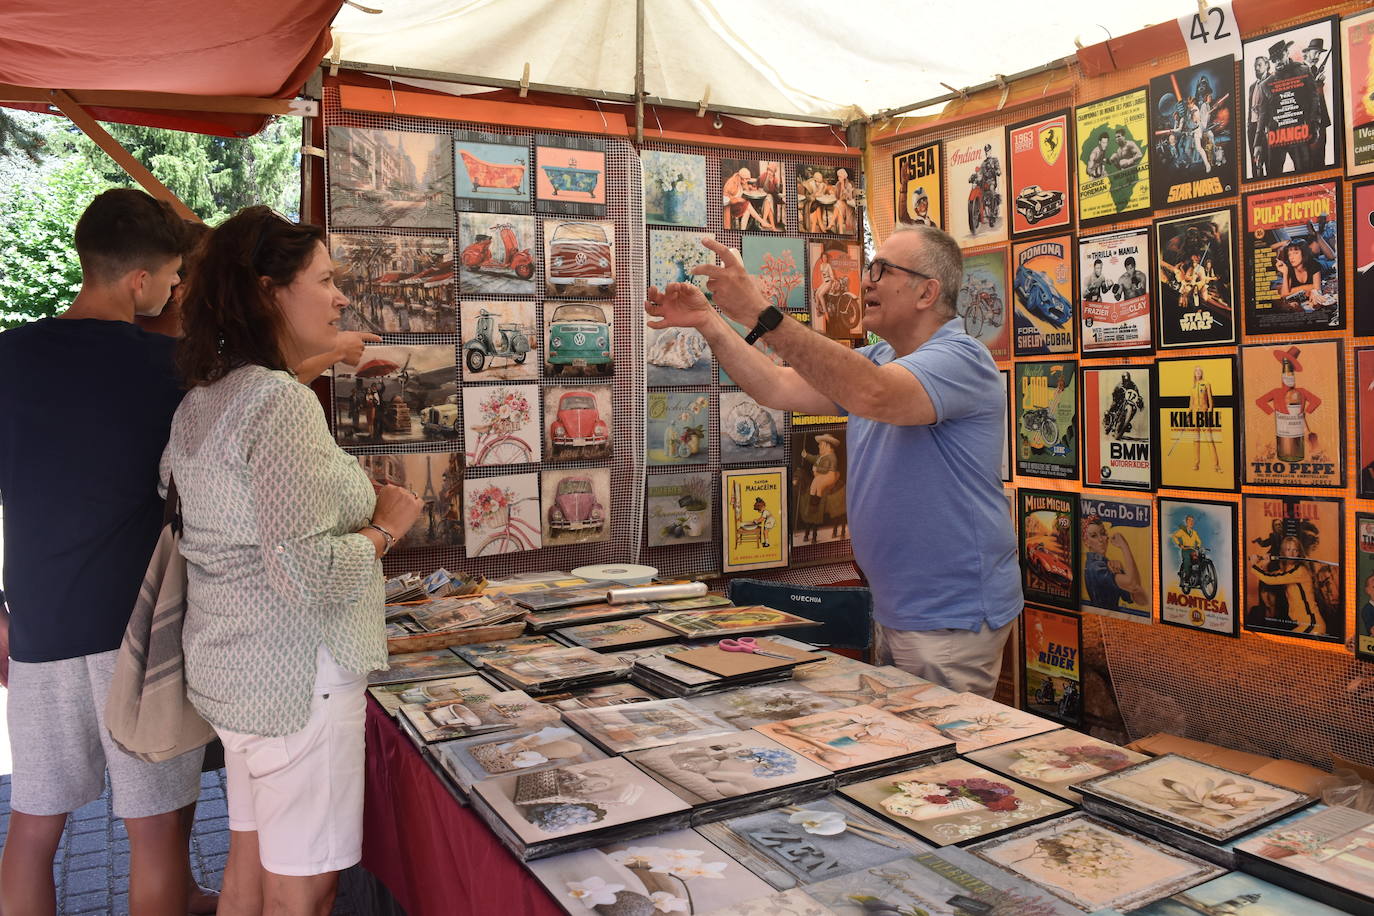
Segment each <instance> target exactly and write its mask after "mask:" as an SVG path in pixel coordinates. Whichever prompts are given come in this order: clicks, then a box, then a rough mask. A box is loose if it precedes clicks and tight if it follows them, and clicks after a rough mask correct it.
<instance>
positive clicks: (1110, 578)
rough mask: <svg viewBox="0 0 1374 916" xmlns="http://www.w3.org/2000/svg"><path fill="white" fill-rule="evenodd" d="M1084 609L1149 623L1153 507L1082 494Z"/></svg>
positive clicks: (1080, 508)
mask: <svg viewBox="0 0 1374 916" xmlns="http://www.w3.org/2000/svg"><path fill="white" fill-rule="evenodd" d="M1078 510H1079V516H1080V517H1081V519H1082V537H1081V539H1080V540H1081V543H1082V547H1083V565H1082V568H1081V569H1080V570H1079V575H1080V576H1081V577H1082V582H1083V591H1082V594H1081V595H1080V596H1079V600H1080V601H1081V604H1080V605H1079V607H1080V609H1081V610H1083V611H1085V612H1088V613H1093V614H1105V615H1107V616H1109V617H1119V618H1122V619H1126V620H1135V621H1139V622H1141V623H1150V622H1152V620H1153V613H1154V599H1153V592H1154V583H1155V580H1154V566H1153V557H1154V543H1155V532H1154V506H1153V505H1152V504H1151V503H1150V502H1149V501H1148V500H1140V499H1117V498H1115V497H1101V496H1090V495H1088V494H1086V493H1085V494H1083V495H1082V496H1080V497H1079V499H1078Z"/></svg>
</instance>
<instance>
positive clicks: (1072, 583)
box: [1016, 487, 1078, 610]
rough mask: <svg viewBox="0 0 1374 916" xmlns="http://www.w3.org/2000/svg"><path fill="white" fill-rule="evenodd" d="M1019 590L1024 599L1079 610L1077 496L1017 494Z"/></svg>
mask: <svg viewBox="0 0 1374 916" xmlns="http://www.w3.org/2000/svg"><path fill="white" fill-rule="evenodd" d="M1016 495H1017V499H1018V500H1019V502H1018V503H1017V505H1018V507H1019V512H1018V515H1019V517H1020V520H1021V524H1020V526H1019V532H1020V548H1021V587H1022V590H1023V591H1024V592H1025V594H1026V600H1028V601H1035V602H1039V603H1040V604H1049V605H1053V606H1054V607H1062V608H1067V609H1069V610H1076V609H1077V608H1078V494H1077V493H1063V492H1059V491H1057V490H1032V489H1029V488H1026V487H1022V488H1021V489H1020V490H1018V491H1017V494H1016Z"/></svg>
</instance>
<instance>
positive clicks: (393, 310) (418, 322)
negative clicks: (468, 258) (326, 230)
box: [329, 232, 457, 334]
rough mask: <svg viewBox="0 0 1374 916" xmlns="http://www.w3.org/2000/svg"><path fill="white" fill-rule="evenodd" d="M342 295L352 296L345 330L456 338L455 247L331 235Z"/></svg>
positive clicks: (427, 241) (445, 243)
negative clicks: (441, 335)
mask: <svg viewBox="0 0 1374 916" xmlns="http://www.w3.org/2000/svg"><path fill="white" fill-rule="evenodd" d="M329 256H330V257H331V258H333V259H334V261H335V263H336V265H337V273H336V277H337V281H338V286H339V291H340V292H342V293H343V294H344V295H345V296H347V297H348V305H346V306H345V307H344V310H343V316H342V318H341V319H340V321H339V330H341V331H369V332H371V333H373V334H452V333H453V331H454V326H455V324H456V321H457V319H456V316H457V295H456V293H457V287H455V286H454V284H453V242H452V240H450V239H427V238H422V237H419V236H395V235H355V234H353V233H337V232H336V233H333V234H331V235H330V236H329Z"/></svg>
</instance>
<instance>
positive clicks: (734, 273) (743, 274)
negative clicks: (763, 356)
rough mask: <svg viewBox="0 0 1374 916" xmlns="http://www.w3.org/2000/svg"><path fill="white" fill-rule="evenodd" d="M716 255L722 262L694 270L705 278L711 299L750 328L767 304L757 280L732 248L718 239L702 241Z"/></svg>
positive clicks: (704, 265)
mask: <svg viewBox="0 0 1374 916" xmlns="http://www.w3.org/2000/svg"><path fill="white" fill-rule="evenodd" d="M701 244H703V245H705V246H706V247H707V248H709V249H710V250H711V251H712V252H714V253H715V255H716V257H718V258H720V263H719V264H698V265H697V266H696V267H693V268H692V273H694V274H696V275H698V276H702V277H706V278H707V280H706V289H707V290H708V291H709V292H710V293H711V301H712V302H714V303H715V304H716V306H717V307H718V308H719V309H720V310H721V311H722V312H724V313H725V314H727V315H729V316H730V317H731V318H733V319H735V321H737V322H739V323H740V324H742V325H744V326H745V327H751V326H752V325H753V324H754V322H756V321H758V318H759V313H760V312H762V311H763V310H764V309H765V308H767V307H768V301H767V300H766V299H765V298H764V297H763V291H762V290H761V289H760V288H759V284H758V280H757V279H756V278H754V277H753V276H751V275H750V274H749V271H747V270H745V269H744V262H743V261H741V260H740V259H739V255H737V254H735V252H734V251H732V250H731V249H729V248H726V247H725V246H724V245H722V244H721V243H720V242H717V241H716V240H715V239H713V238H710V237H707V238H703V239H702V240H701Z"/></svg>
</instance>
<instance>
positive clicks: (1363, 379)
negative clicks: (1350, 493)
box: [1355, 347, 1374, 499]
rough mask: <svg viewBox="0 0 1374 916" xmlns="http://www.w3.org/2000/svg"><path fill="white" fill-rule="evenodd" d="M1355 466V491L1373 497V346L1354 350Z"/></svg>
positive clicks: (1366, 496) (1363, 495) (1368, 497)
mask: <svg viewBox="0 0 1374 916" xmlns="http://www.w3.org/2000/svg"><path fill="white" fill-rule="evenodd" d="M1355 418H1356V423H1355V425H1356V426H1357V427H1358V430H1359V431H1358V432H1357V433H1356V436H1355V466H1356V467H1358V468H1359V469H1360V479H1359V482H1358V484H1357V486H1356V492H1357V493H1358V495H1360V496H1362V497H1364V498H1366V499H1374V347H1358V348H1356V350H1355Z"/></svg>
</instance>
